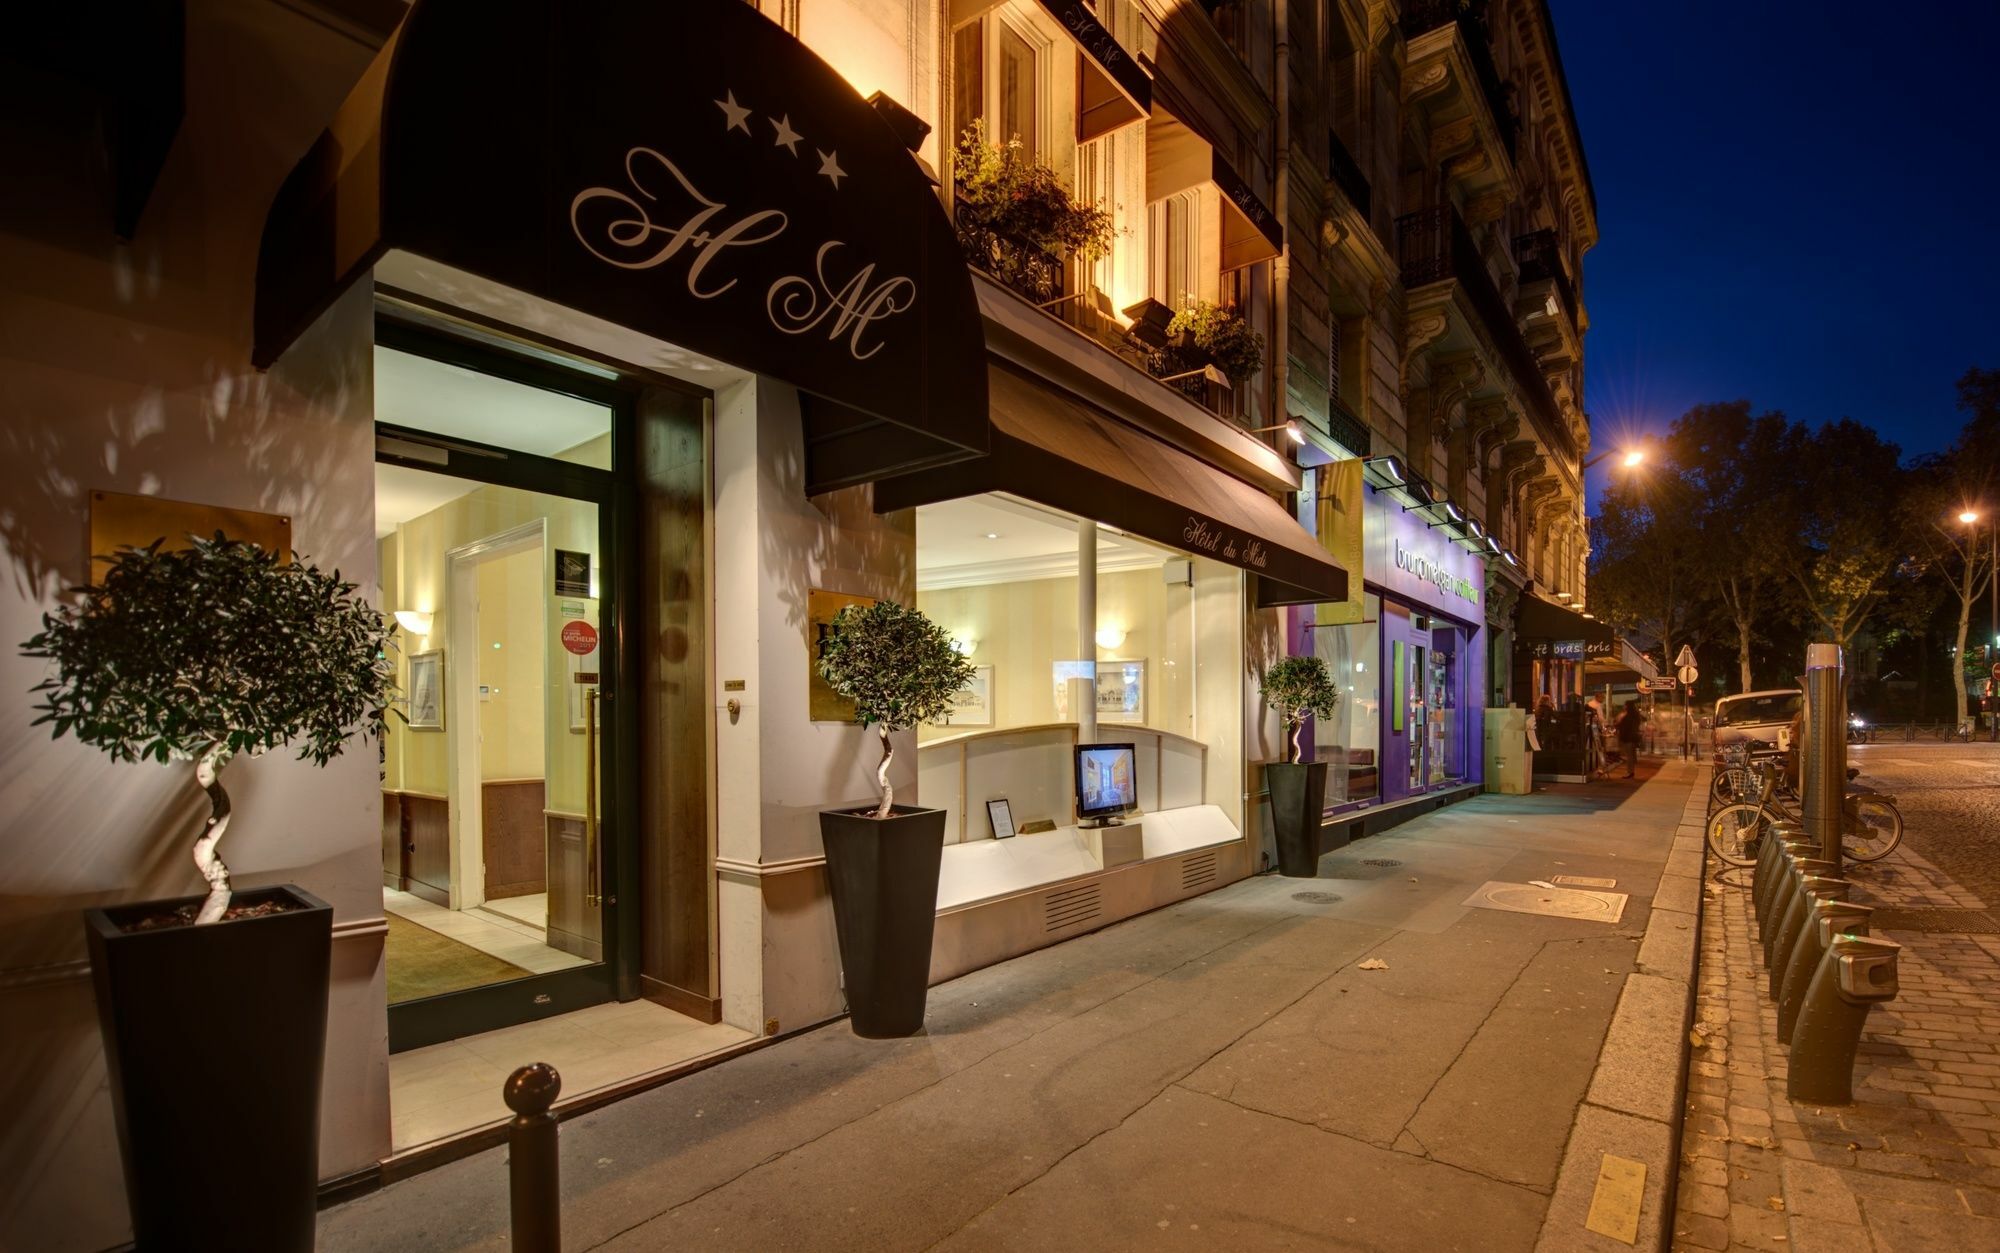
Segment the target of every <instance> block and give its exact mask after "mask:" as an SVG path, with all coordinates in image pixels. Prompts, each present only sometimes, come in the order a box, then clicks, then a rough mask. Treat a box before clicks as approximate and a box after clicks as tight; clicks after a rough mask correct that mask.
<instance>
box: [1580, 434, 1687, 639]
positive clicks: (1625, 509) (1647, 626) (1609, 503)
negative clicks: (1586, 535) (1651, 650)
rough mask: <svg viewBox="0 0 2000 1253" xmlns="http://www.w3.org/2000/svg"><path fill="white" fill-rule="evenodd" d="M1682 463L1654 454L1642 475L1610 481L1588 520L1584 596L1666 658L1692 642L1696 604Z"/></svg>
mask: <svg viewBox="0 0 2000 1253" xmlns="http://www.w3.org/2000/svg"><path fill="white" fill-rule="evenodd" d="M1683 474H1684V471H1683V469H1682V467H1680V466H1679V465H1676V464H1674V463H1673V462H1672V461H1670V460H1668V459H1665V458H1659V459H1655V460H1654V461H1652V462H1650V463H1649V464H1648V465H1647V468H1646V472H1645V475H1644V476H1643V477H1634V478H1631V479H1628V480H1627V481H1625V482H1622V483H1614V484H1613V485H1612V486H1611V488H1610V490H1608V491H1606V492H1605V494H1604V497H1603V499H1602V500H1601V501H1600V502H1599V506H1598V515H1597V518H1596V520H1595V521H1594V522H1593V523H1592V524H1591V529H1590V539H1591V561H1592V567H1593V568H1592V570H1591V575H1590V601H1591V606H1592V608H1593V610H1594V611H1595V612H1596V614H1597V616H1598V617H1600V618H1602V619H1604V620H1605V621H1607V622H1612V623H1616V624H1618V625H1619V626H1621V627H1623V628H1625V629H1626V630H1627V631H1629V632H1631V633H1633V634H1636V635H1644V636H1649V637H1651V638H1653V639H1657V640H1658V641H1659V642H1660V646H1661V652H1662V661H1663V662H1671V661H1672V660H1673V657H1674V655H1675V654H1676V653H1677V652H1678V651H1679V650H1680V646H1681V645H1682V644H1696V645H1699V644H1700V642H1701V638H1702V636H1703V634H1705V631H1704V628H1705V626H1706V623H1707V621H1708V618H1707V613H1706V607H1705V605H1704V602H1703V593H1704V586H1703V582H1702V568H1701V567H1702V563H1701V554H1700V543H1701V531H1700V527H1699V525H1698V524H1697V520H1696V518H1695V515H1694V511H1693V506H1694V504H1695V503H1696V501H1697V498H1696V496H1695V494H1694V491H1693V489H1692V488H1691V487H1690V486H1689V485H1688V484H1687V483H1686V482H1685V481H1684V479H1683Z"/></svg>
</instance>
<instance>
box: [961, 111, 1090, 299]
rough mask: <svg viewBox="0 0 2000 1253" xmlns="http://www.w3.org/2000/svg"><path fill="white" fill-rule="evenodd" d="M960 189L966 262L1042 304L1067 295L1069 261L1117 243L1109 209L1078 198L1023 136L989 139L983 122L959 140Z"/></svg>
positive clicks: (962, 234) (971, 127)
mask: <svg viewBox="0 0 2000 1253" xmlns="http://www.w3.org/2000/svg"><path fill="white" fill-rule="evenodd" d="M952 189H953V195H954V198H955V200H956V202H957V207H956V210H955V215H956V216H955V221H956V225H957V228H958V242H959V246H960V247H961V248H963V249H964V250H965V256H966V259H967V260H968V261H970V262H971V263H972V264H973V265H974V266H976V267H978V268H979V269H981V270H984V271H986V272H987V273H988V274H991V275H992V276H993V277H994V278H995V279H997V280H999V281H1000V282H1002V283H1005V284H1006V285H1007V286H1008V287H1010V288H1012V289H1013V290H1014V291H1016V292H1019V293H1020V294H1021V295H1023V296H1025V297H1027V298H1028V299H1029V300H1032V301H1035V302H1036V303H1044V302H1047V301H1050V300H1055V299H1056V298H1058V297H1060V296H1062V295H1063V294H1064V293H1063V264H1064V262H1066V261H1067V260H1068V259H1069V258H1071V257H1077V258H1079V259H1081V260H1085V261H1092V260H1096V259H1097V258H1099V257H1102V256H1104V255H1105V254H1106V253H1108V252H1109V251H1111V245H1112V242H1113V241H1114V240H1115V239H1116V238H1117V234H1118V232H1117V228H1116V227H1115V226H1114V225H1113V224H1112V217H1111V213H1110V211H1109V210H1106V209H1102V208H1099V207H1098V206H1096V205H1090V204H1085V203H1082V202H1081V201H1079V200H1077V199H1076V198H1074V197H1073V196H1071V195H1070V194H1069V191H1068V189H1066V188H1065V187H1064V186H1063V185H1062V180H1061V179H1059V178H1058V177H1056V172H1055V171H1054V170H1052V169H1050V168H1049V167H1048V166H1046V165H1044V164H1042V163H1041V162H1040V161H1037V160H1036V159H1035V158H1034V157H1032V156H1030V155H1028V153H1027V152H1026V150H1025V149H1023V147H1022V145H1021V141H1020V140H1019V139H1009V140H1007V141H1006V142H1004V143H992V142H989V141H988V140H987V138H986V123H985V122H984V121H983V120H982V121H977V122H974V123H973V124H972V125H971V126H968V127H966V128H965V133H964V134H962V135H960V136H959V140H958V147H957V149H956V151H955V153H954V155H953V159H952Z"/></svg>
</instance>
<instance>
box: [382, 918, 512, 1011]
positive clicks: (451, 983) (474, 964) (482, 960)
mask: <svg viewBox="0 0 2000 1253" xmlns="http://www.w3.org/2000/svg"><path fill="white" fill-rule="evenodd" d="M387 918H388V920H389V938H388V942H387V943H386V944H384V945H383V957H384V965H385V966H387V968H388V984H389V1003H390V1004H391V1005H399V1004H401V1003H402V1002H404V1001H415V1000H421V999H422V998H424V997H426V996H442V995H444V994H445V993H446V992H463V991H464V990H465V989H467V988H477V987H484V986H485V985H486V984H489V983H505V982H506V981H508V980H509V979H525V978H526V977H527V976H528V975H530V974H532V973H533V972H532V971H528V970H524V969H522V968H521V967H519V966H516V965H515V964H514V963H513V962H509V961H502V960H501V959H499V958H498V957H495V956H493V955H492V954H491V953H482V952H480V951H479V950H478V949H476V948H474V947H472V946H471V945H470V944H461V943H460V942H459V941H457V940H454V939H452V938H451V937H450V936H448V935H442V934H440V933H438V932H436V931H433V930H431V929H430V928H429V927H425V926H420V925H419V924H417V923H414V922H411V921H410V920H409V919H407V918H399V917H397V916H396V915H395V914H388V915H387Z"/></svg>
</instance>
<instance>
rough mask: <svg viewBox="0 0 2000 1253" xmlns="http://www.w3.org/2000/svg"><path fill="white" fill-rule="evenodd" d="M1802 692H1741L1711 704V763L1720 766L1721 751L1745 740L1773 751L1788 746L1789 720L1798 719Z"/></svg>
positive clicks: (1789, 738) (1722, 762) (1789, 690)
mask: <svg viewBox="0 0 2000 1253" xmlns="http://www.w3.org/2000/svg"><path fill="white" fill-rule="evenodd" d="M1804 699H1805V693H1803V692H1801V691H1799V689H1797V688H1795V687H1785V688H1779V689H1777V690H1776V691H1770V692H1742V693H1739V694H1738V695H1735V696H1725V697H1723V698H1722V699H1721V700H1719V701H1716V702H1715V764H1716V765H1718V766H1720V765H1723V764H1724V761H1723V750H1724V749H1725V748H1727V747H1728V746H1729V745H1731V744H1739V743H1742V742H1743V741H1745V740H1762V741H1763V742H1764V743H1766V744H1770V745H1772V746H1774V747H1777V748H1790V747H1791V736H1792V733H1791V727H1792V719H1794V718H1796V717H1798V716H1799V704H1800V702H1801V701H1803V700H1804Z"/></svg>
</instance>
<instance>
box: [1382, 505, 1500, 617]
mask: <svg viewBox="0 0 2000 1253" xmlns="http://www.w3.org/2000/svg"><path fill="white" fill-rule="evenodd" d="M1365 495H1366V504H1365V505H1364V506H1363V509H1362V522H1361V527H1362V553H1363V563H1364V564H1363V577H1364V578H1366V579H1367V581H1368V582H1370V583H1373V584H1375V585H1376V586H1378V587H1381V588H1383V589H1385V590H1387V591H1389V592H1391V593H1393V594H1395V595H1396V596H1399V597H1401V598H1402V599H1404V600H1407V601H1409V602H1411V603H1412V604H1416V605H1422V606H1424V607H1425V608H1429V609H1434V610H1436V611H1437V612H1438V613H1440V614H1443V615H1445V616H1446V617H1449V618H1457V619H1460V620H1461V621H1465V622H1471V623H1475V624H1476V623H1480V622H1483V621H1484V619H1485V616H1486V611H1485V604H1486V566H1485V562H1484V561H1483V560H1482V559H1481V558H1480V557H1479V556H1478V555H1477V554H1475V553H1470V552H1467V551H1466V550H1465V549H1463V548H1460V547H1459V546H1458V545H1457V544H1456V543H1454V542H1452V539H1451V536H1450V535H1449V534H1447V533H1446V531H1445V529H1444V528H1442V527H1432V526H1430V525H1429V524H1428V523H1426V522H1425V521H1424V520H1423V518H1421V517H1419V516H1418V515H1417V514H1416V513H1415V512H1414V511H1405V510H1404V508H1403V506H1402V505H1400V504H1398V503H1397V502H1396V499H1395V497H1393V496H1390V495H1389V494H1388V493H1386V492H1378V491H1376V490H1375V489H1374V488H1372V487H1370V488H1367V489H1366V491H1365Z"/></svg>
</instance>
